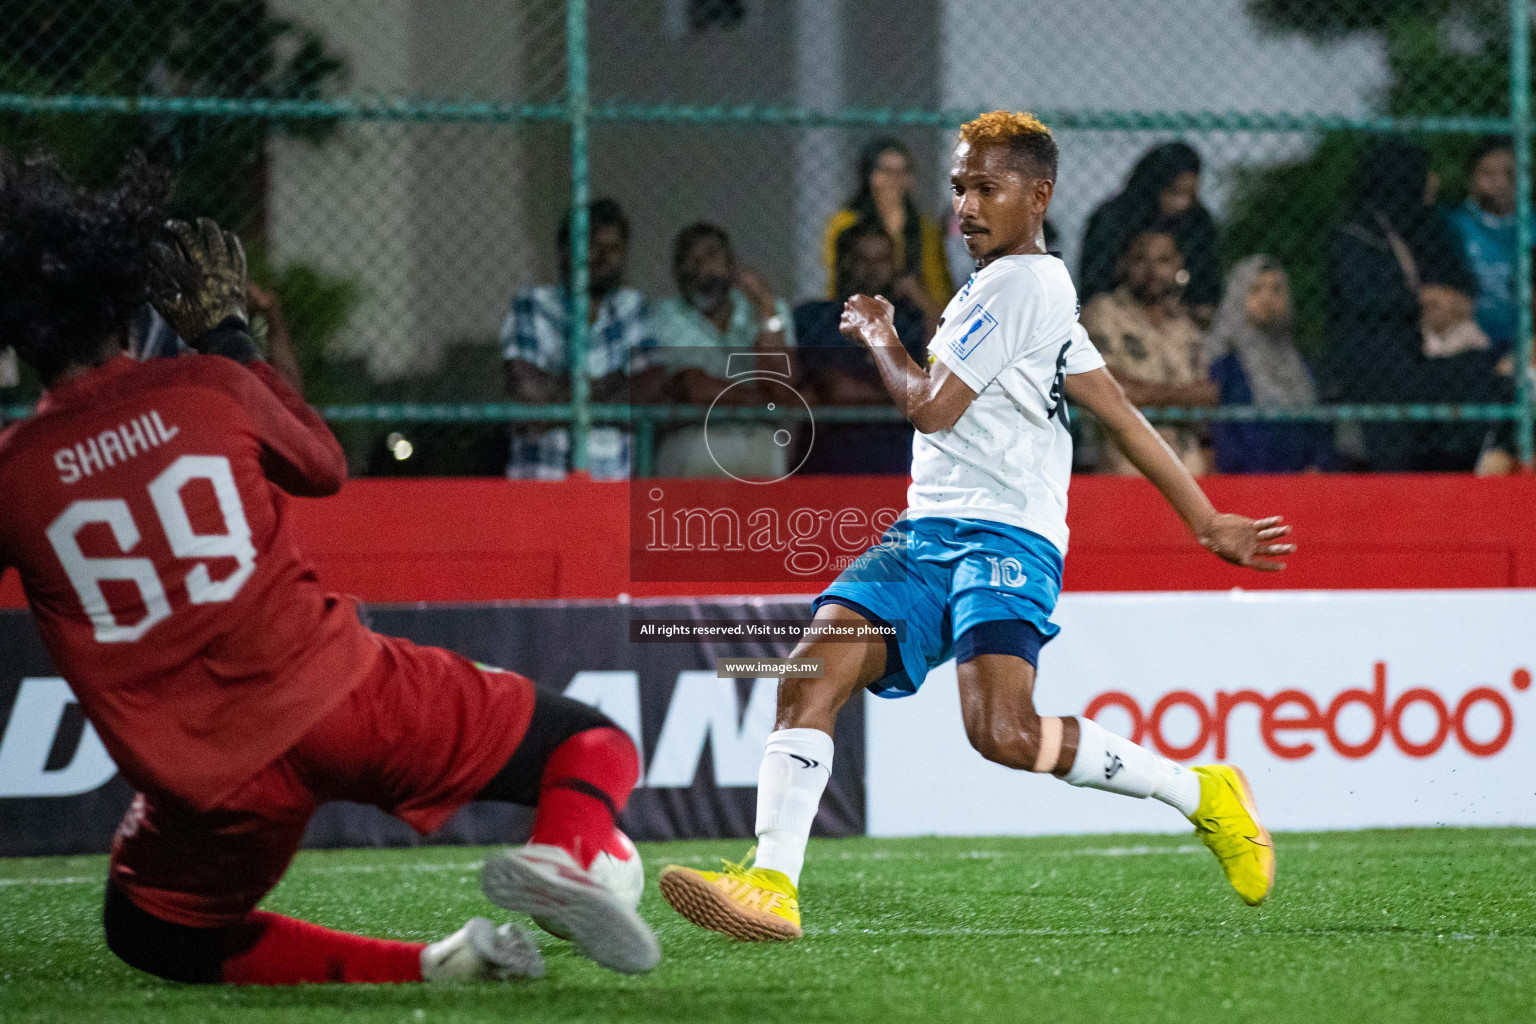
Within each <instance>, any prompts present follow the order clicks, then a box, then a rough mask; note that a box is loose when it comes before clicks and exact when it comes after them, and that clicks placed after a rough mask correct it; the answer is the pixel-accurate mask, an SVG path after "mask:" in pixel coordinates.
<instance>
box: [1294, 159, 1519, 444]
mask: <svg viewBox="0 0 1536 1024" xmlns="http://www.w3.org/2000/svg"><path fill="white" fill-rule="evenodd" d="M1437 185H1438V182H1437V180H1436V178H1435V177H1434V175H1433V174H1431V172H1430V169H1429V154H1428V153H1426V152H1425V151H1424V150H1423V149H1422V148H1420V147H1418V146H1415V145H1412V144H1410V143H1407V142H1405V141H1403V140H1400V139H1384V140H1382V141H1380V142H1378V143H1376V145H1375V146H1374V147H1372V148H1371V149H1370V150H1369V151H1368V152H1367V153H1366V154H1365V156H1364V157H1362V159H1361V161H1360V163H1359V165H1358V166H1357V167H1356V168H1355V174H1354V177H1353V181H1352V185H1351V192H1352V196H1351V205H1350V211H1349V214H1348V218H1347V219H1346V221H1345V223H1344V224H1343V225H1342V226H1341V227H1340V228H1339V229H1338V230H1336V231H1335V232H1334V233H1333V237H1332V239H1331V240H1330V242H1329V249H1328V334H1327V336H1328V347H1327V350H1326V352H1325V359H1324V362H1323V366H1322V368H1323V369H1324V370H1325V372H1324V373H1323V378H1324V394H1325V396H1326V397H1328V398H1330V399H1333V400H1338V401H1343V402H1361V403H1369V404H1375V403H1390V404H1402V403H1411V402H1456V403H1461V402H1493V401H1498V400H1500V395H1501V394H1503V393H1504V392H1505V391H1507V378H1499V377H1498V376H1497V375H1496V374H1495V373H1494V363H1495V361H1496V360H1497V355H1496V353H1494V352H1493V351H1492V347H1491V345H1490V343H1489V341H1488V337H1487V335H1485V334H1484V333H1483V332H1482V330H1481V329H1480V328H1479V327H1478V326H1477V324H1476V322H1475V321H1474V320H1473V319H1472V312H1473V295H1474V294H1475V292H1476V288H1477V285H1476V281H1475V279H1474V278H1473V276H1472V274H1471V272H1470V271H1469V270H1468V269H1467V267H1466V264H1465V263H1464V262H1463V260H1462V256H1461V248H1460V245H1459V244H1458V242H1457V240H1456V237H1455V236H1454V234H1453V233H1452V232H1451V230H1450V228H1449V227H1448V226H1447V225H1446V223H1445V220H1444V218H1442V217H1441V216H1440V215H1439V213H1438V211H1436V210H1435V208H1434V205H1433V204H1434V195H1435V189H1436V187H1437ZM1350 433H1353V432H1350ZM1489 435H1490V431H1489V428H1488V426H1487V425H1486V424H1477V423H1472V424H1423V425H1421V424H1413V423H1390V422H1389V423H1364V424H1362V425H1361V427H1360V429H1359V432H1358V437H1359V442H1358V444H1356V443H1355V442H1354V441H1353V440H1352V439H1351V438H1350V435H1349V434H1348V433H1341V435H1340V445H1341V448H1343V449H1345V450H1346V451H1347V452H1348V453H1349V454H1350V456H1351V457H1352V458H1354V459H1355V460H1356V461H1357V462H1359V463H1360V468H1365V469H1371V470H1376V471H1419V472H1427V471H1458V472H1460V471H1470V470H1471V469H1472V468H1473V466H1474V464H1475V463H1476V461H1477V457H1478V453H1479V451H1480V450H1481V449H1482V447H1483V446H1484V444H1485V442H1486V441H1487V439H1488V437H1489Z"/></svg>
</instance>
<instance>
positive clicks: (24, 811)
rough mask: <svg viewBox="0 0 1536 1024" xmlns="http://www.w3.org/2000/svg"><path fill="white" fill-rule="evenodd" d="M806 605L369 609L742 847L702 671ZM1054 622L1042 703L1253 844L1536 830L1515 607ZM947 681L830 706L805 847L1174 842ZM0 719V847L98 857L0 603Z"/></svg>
mask: <svg viewBox="0 0 1536 1024" xmlns="http://www.w3.org/2000/svg"><path fill="white" fill-rule="evenodd" d="M807 611H808V607H807V604H806V602H805V601H803V600H794V599H785V598H775V599H762V600H719V601H695V602H666V603H638V602H637V603H635V604H613V603H551V604H537V605H523V606H463V607H444V606H438V607H410V608H400V607H391V608H374V609H371V610H370V611H369V613H368V614H369V620H370V623H371V625H372V626H373V627H374V628H375V629H377V630H379V631H380V632H383V633H391V634H395V635H398V636H405V637H409V638H410V639H412V640H416V641H418V642H422V643H429V644H437V645H441V646H443V647H448V648H450V649H453V650H456V651H460V652H462V653H464V654H466V655H469V656H470V657H473V658H476V659H478V660H480V661H483V662H486V663H488V664H494V665H501V666H503V667H506V668H510V669H513V670H515V671H518V672H521V673H523V674H525V675H527V676H529V677H530V678H533V679H535V680H537V681H538V682H539V683H540V685H543V686H547V687H550V688H552V689H556V690H559V691H562V692H565V693H568V694H570V695H571V696H573V697H577V698H580V699H582V700H585V701H587V702H588V703H591V704H594V705H597V706H599V707H601V708H602V709H603V711H604V712H606V713H607V714H608V715H609V716H610V717H611V718H613V719H614V720H615V721H616V722H618V723H619V725H620V726H622V727H623V728H624V729H626V730H628V731H629V732H630V734H631V735H632V736H634V737H635V738H636V740H637V741H639V745H640V748H641V750H642V754H643V757H644V776H643V780H642V784H641V787H640V788H639V789H638V790H636V792H635V795H634V797H633V798H632V800H631V802H630V806H629V810H628V811H627V812H626V821H625V827H626V829H627V830H628V831H629V832H630V833H631V834H632V835H634V836H635V837H636V838H641V839H670V838H681V837H693V836H698V837H706V836H733V837H746V836H749V835H750V834H751V832H752V826H753V815H754V810H755V795H754V791H753V787H754V785H755V783H756V779H757V766H758V760H759V758H760V756H761V751H762V745H763V740H764V739H765V738H766V736H767V735H768V733H769V732H770V731H771V730H772V728H773V720H774V705H775V695H776V687H777V683H776V680H775V679H774V678H771V677H767V676H765V677H763V678H739V679H732V678H725V679H721V678H718V677H717V663H718V661H719V659H721V658H733V659H763V658H770V657H775V656H783V655H785V654H787V653H789V648H790V646H791V642H790V641H788V640H786V639H783V629H782V628H781V627H782V624H783V623H784V622H786V621H791V622H793V621H797V620H799V617H801V616H804V615H805V614H806V613H807ZM1055 618H1056V621H1057V622H1059V623H1060V624H1061V626H1062V634H1061V637H1060V638H1059V639H1057V640H1056V641H1054V642H1052V643H1051V645H1050V646H1049V647H1047V648H1046V649H1045V651H1044V652H1043V654H1042V656H1041V663H1040V678H1039V682H1038V684H1037V687H1036V700H1037V703H1038V705H1039V707H1040V709H1041V711H1042V712H1043V713H1045V714H1062V715H1071V714H1086V715H1088V716H1090V717H1093V718H1095V719H1097V720H1099V721H1100V722H1102V723H1103V724H1104V725H1105V727H1106V728H1109V729H1112V730H1114V731H1116V732H1120V733H1122V734H1124V735H1128V736H1132V737H1134V738H1135V739H1136V740H1138V741H1139V742H1141V743H1144V744H1146V745H1148V746H1150V747H1152V748H1153V749H1155V750H1157V751H1158V752H1160V753H1162V754H1164V755H1165V756H1167V757H1171V758H1173V759H1175V760H1177V761H1181V762H1184V763H1186V764H1188V763H1203V762H1210V761H1231V762H1233V763H1236V764H1238V765H1240V766H1242V767H1243V768H1244V769H1245V770H1246V772H1247V774H1248V778H1249V780H1250V781H1251V782H1252V784H1253V788H1254V791H1255V795H1256V796H1257V798H1258V801H1259V805H1260V807H1261V808H1262V809H1263V811H1264V813H1265V822H1266V824H1267V825H1269V826H1270V827H1271V828H1275V829H1329V828H1362V827H1371V826H1384V827H1403V826H1434V825H1536V731H1533V730H1532V729H1531V728H1530V721H1529V719H1530V717H1531V714H1532V713H1533V709H1532V708H1531V706H1530V705H1531V702H1532V701H1536V687H1533V686H1532V685H1531V684H1532V678H1533V677H1532V669H1533V668H1536V639H1533V637H1536V633H1533V632H1532V630H1531V628H1530V623H1531V622H1532V621H1533V619H1536V591H1532V590H1484V591H1468V590H1464V591H1395V592H1339V591H1332V592H1315V593H1302V592H1284V593H1264V594H1245V593H1241V592H1232V593H1200V594H1069V595H1067V596H1066V597H1064V598H1063V600H1062V602H1061V606H1060V607H1059V608H1058V609H1057V612H1056V616H1055ZM639 619H643V620H646V621H647V622H652V623H663V622H665V623H667V624H668V625H667V626H666V627H665V630H664V631H665V632H668V633H671V634H673V636H674V638H673V639H670V640H668V641H667V642H656V640H655V639H654V638H655V636H656V635H657V634H659V633H660V632H663V629H662V627H659V626H658V627H657V628H656V629H653V630H651V631H646V630H644V629H641V628H637V626H636V620H639ZM678 623H692V624H693V626H694V628H693V629H685V630H681V631H679V630H677V628H676V626H677V624H678ZM721 624H725V625H727V626H730V625H731V624H736V625H739V626H741V628H740V629H725V630H722V629H720V626H721ZM705 637H714V638H715V639H703V638H705ZM722 637H724V639H722ZM956 689H957V682H956V677H955V671H954V666H953V664H950V665H945V666H940V667H939V668H938V669H936V670H935V671H934V672H932V673H930V675H929V678H928V680H927V682H926V684H925V685H924V686H923V688H922V691H921V692H920V693H918V694H917V695H916V696H913V697H910V698H905V699H901V700H882V699H880V698H877V697H873V696H866V697H865V698H864V699H863V700H854V701H850V702H849V704H848V706H847V708H846V709H845V711H844V713H843V715H842V717H841V719H840V720H839V722H838V732H837V736H836V741H837V758H836V761H835V767H836V772H835V774H834V776H833V779H832V784H831V786H830V787H829V789H828V794H827V798H826V799H825V800H824V801H823V803H822V808H821V814H820V816H819V818H818V819H817V822H818V830H819V831H820V832H821V833H822V834H832V835H846V834H852V833H859V832H865V831H867V832H868V833H870V834H872V835H927V834H935V833H937V834H949V835H998V834H1027V833H1077V832H1098V831H1117V832H1118V831H1125V832H1139V831H1163V830H1169V829H1184V828H1187V827H1188V826H1187V825H1185V823H1184V822H1183V820H1182V819H1181V818H1179V816H1178V815H1177V814H1172V813H1170V812H1169V810H1168V808H1166V807H1164V806H1163V805H1161V804H1159V803H1157V802H1156V801H1135V800H1126V799H1124V798H1122V797H1116V796H1112V795H1109V794H1104V793H1096V792H1092V791H1087V790H1078V789H1073V788H1071V787H1069V786H1064V785H1062V784H1061V783H1060V782H1059V781H1057V780H1055V779H1051V778H1045V777H1041V776H1037V775H1031V774H1028V773H1022V772H1013V771H1009V770H1008V769H1005V768H1001V767H999V766H997V765H993V764H989V763H987V762H985V761H983V760H982V759H981V758H980V756H979V755H977V754H976V753H975V751H973V750H972V749H971V748H970V744H969V742H968V740H967V738H966V734H965V728H964V724H963V721H962V719H961V715H960V703H959V697H958V694H957V692H956ZM0 726H3V733H0V855H21V854H45V853H64V852H84V851H94V850H102V849H104V848H105V847H106V844H107V841H108V839H109V838H110V836H111V834H112V830H113V828H114V826H115V825H116V822H117V820H118V817H119V816H120V815H121V814H122V811H123V809H124V807H126V805H127V803H128V799H129V797H130V795H131V794H130V792H129V789H128V787H127V785H126V784H125V783H124V782H123V781H122V780H121V779H118V778H116V777H115V771H116V770H115V768H114V767H113V765H112V762H111V760H110V759H109V758H108V757H107V755H106V751H105V750H104V749H103V748H102V746H101V742H100V740H98V739H97V738H96V735H95V733H94V732H92V730H91V729H90V727H89V725H87V724H86V723H85V721H84V719H83V718H82V716H81V715H80V711H79V707H78V705H76V704H75V702H74V698H73V697H72V696H71V694H70V692H69V688H68V687H67V686H65V685H64V683H63V681H62V680H60V679H58V678H57V677H56V676H54V675H53V674H52V669H51V667H50V665H49V663H48V659H47V657H46V655H45V654H44V652H43V650H42V647H41V645H40V643H39V642H38V639H37V634H36V632H35V631H34V630H33V628H32V624H31V621H30V620H29V619H28V617H27V616H26V615H25V614H23V613H0ZM866 808H867V809H866ZM528 823H529V814H528V812H527V811H526V810H524V809H522V808H514V807H500V806H495V805H489V804H482V805H475V806H473V807H470V808H466V809H465V810H464V811H463V812H461V813H460V814H459V815H458V816H457V817H455V819H454V820H453V821H452V822H450V823H449V824H448V826H446V827H445V828H444V829H443V830H442V832H440V833H439V834H437V835H436V836H433V837H431V841H434V842H459V843H495V842H507V841H516V840H517V839H519V838H521V837H523V836H524V835H525V834H526V830H527V828H528ZM415 841H417V840H416V837H415V836H414V835H413V834H412V833H411V832H410V831H409V829H407V828H406V827H405V826H404V825H402V824H401V823H399V822H397V821H394V820H393V819H391V818H388V817H386V816H385V815H383V814H381V813H380V812H378V811H376V810H373V809H372V808H365V807H357V806H353V805H343V804H333V805H329V806H327V807H326V808H324V809H322V811H321V813H320V814H319V815H318V816H317V817H316V819H315V822H314V824H313V826H312V828H311V831H310V835H309V842H310V843H311V845H330V846H339V845H391V844H405V843H411V842H415Z"/></svg>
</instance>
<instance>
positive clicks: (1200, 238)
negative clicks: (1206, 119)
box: [1077, 142, 1221, 324]
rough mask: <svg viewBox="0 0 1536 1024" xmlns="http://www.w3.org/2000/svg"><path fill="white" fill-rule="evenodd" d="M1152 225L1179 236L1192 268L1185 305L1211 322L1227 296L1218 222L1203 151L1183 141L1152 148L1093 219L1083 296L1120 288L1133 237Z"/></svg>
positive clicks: (1086, 240) (1082, 270)
mask: <svg viewBox="0 0 1536 1024" xmlns="http://www.w3.org/2000/svg"><path fill="white" fill-rule="evenodd" d="M1152 227H1156V228H1158V230H1161V231H1167V232H1169V233H1170V234H1172V235H1173V239H1174V242H1175V243H1176V244H1177V245H1178V247H1179V252H1181V253H1182V254H1183V255H1184V267H1185V269H1186V270H1187V271H1188V272H1189V282H1188V284H1187V285H1186V287H1185V289H1184V302H1185V305H1186V307H1187V308H1188V309H1189V311H1190V314H1191V315H1192V316H1193V317H1194V318H1195V319H1196V320H1197V321H1198V322H1200V323H1201V324H1208V323H1210V321H1211V316H1212V315H1213V314H1214V313H1215V311H1216V303H1217V302H1218V301H1220V299H1221V263H1220V260H1219V258H1218V252H1217V248H1216V222H1215V220H1213V219H1212V218H1211V214H1210V211H1208V210H1207V209H1206V208H1205V206H1204V205H1202V204H1201V202H1200V155H1199V154H1198V153H1196V152H1195V151H1194V150H1193V149H1192V148H1190V146H1189V145H1187V144H1186V143H1183V142H1168V143H1164V144H1163V145H1161V146H1158V147H1157V148H1155V149H1152V150H1150V151H1148V152H1147V153H1146V154H1145V155H1144V156H1143V157H1142V158H1141V159H1140V160H1138V161H1137V162H1136V166H1135V168H1134V169H1132V171H1131V176H1130V179H1129V180H1128V181H1127V182H1126V183H1125V189H1124V190H1123V191H1122V192H1121V193H1120V194H1119V195H1117V196H1115V197H1114V198H1113V199H1110V200H1108V201H1107V202H1105V203H1104V204H1103V205H1101V206H1100V207H1099V208H1098V209H1097V210H1095V211H1093V216H1091V217H1089V218H1088V228H1087V230H1086V231H1085V232H1084V233H1083V255H1082V262H1081V264H1080V265H1079V270H1078V280H1077V293H1078V299H1079V301H1080V302H1082V303H1083V304H1084V305H1086V304H1087V303H1088V301H1089V300H1090V299H1092V298H1093V297H1094V296H1096V295H1100V294H1103V293H1104V292H1108V291H1112V290H1113V289H1114V287H1115V285H1116V282H1117V280H1118V278H1117V277H1116V273H1117V269H1118V264H1119V260H1120V257H1121V255H1122V254H1123V253H1124V252H1125V249H1126V245H1127V243H1128V241H1129V240H1130V238H1131V236H1132V235H1134V234H1136V233H1137V232H1138V231H1145V230H1147V229H1148V228H1152Z"/></svg>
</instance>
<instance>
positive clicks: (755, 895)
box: [659, 853, 800, 942]
mask: <svg viewBox="0 0 1536 1024" xmlns="http://www.w3.org/2000/svg"><path fill="white" fill-rule="evenodd" d="M751 856H752V854H751V853H748V854H747V857H748V858H751ZM721 863H723V864H724V865H725V870H724V871H695V870H694V869H693V868H685V867H680V866H678V865H676V864H669V865H667V866H666V867H664V868H662V869H661V880H660V883H659V885H660V888H661V895H662V896H664V897H665V898H666V901H667V902H668V903H670V904H672V909H673V910H675V911H677V912H678V913H679V914H682V915H683V917H685V918H687V919H688V920H689V921H692V922H693V923H694V924H696V925H698V926H699V927H700V928H708V929H710V930H711V931H717V932H720V933H722V934H724V935H729V936H730V937H731V938H733V939H740V940H741V941H742V942H787V941H789V940H790V939H798V938H799V937H800V892H799V890H798V889H796V888H795V884H794V883H793V882H791V881H790V880H789V878H788V876H786V875H785V874H784V873H783V872H782V871H772V870H769V869H768V868H749V867H747V866H746V863H745V862H743V863H741V864H732V863H731V862H730V861H728V860H727V861H722V862H721Z"/></svg>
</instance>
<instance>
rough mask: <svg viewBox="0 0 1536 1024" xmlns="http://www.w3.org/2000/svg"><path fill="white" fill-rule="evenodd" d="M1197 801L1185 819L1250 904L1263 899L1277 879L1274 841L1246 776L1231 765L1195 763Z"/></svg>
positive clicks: (1244, 900) (1228, 879) (1255, 904)
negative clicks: (1189, 822) (1264, 824)
mask: <svg viewBox="0 0 1536 1024" xmlns="http://www.w3.org/2000/svg"><path fill="white" fill-rule="evenodd" d="M1191 770H1192V771H1193V772H1194V773H1195V774H1196V775H1198V776H1199V777H1200V806H1199V807H1198V808H1197V809H1196V810H1195V813H1194V814H1192V815H1190V818H1189V820H1190V821H1192V822H1194V824H1195V834H1196V835H1198V836H1199V837H1200V841H1201V842H1202V843H1204V844H1205V846H1206V849H1208V850H1210V851H1211V852H1212V853H1214V854H1215V855H1216V861H1217V863H1219V864H1220V865H1221V871H1222V874H1224V875H1226V876H1227V881H1229V882H1231V883H1232V888H1234V889H1236V890H1237V894H1238V895H1239V896H1241V897H1242V898H1243V902H1244V903H1246V904H1248V905H1249V906H1250V907H1256V906H1258V905H1259V904H1260V903H1263V902H1264V897H1266V896H1268V895H1269V890H1270V889H1271V888H1272V887H1273V886H1274V884H1275V844H1274V840H1272V839H1270V837H1269V830H1268V829H1266V828H1265V827H1264V826H1263V825H1262V824H1260V822H1259V812H1258V810H1257V809H1256V808H1255V807H1254V806H1253V791H1252V790H1251V789H1249V788H1248V779H1247V778H1246V777H1244V775H1243V773H1242V772H1241V771H1239V770H1238V769H1236V768H1233V767H1232V766H1231V765H1226V764H1210V765H1199V766H1197V767H1195V768H1193V769H1191Z"/></svg>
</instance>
